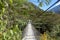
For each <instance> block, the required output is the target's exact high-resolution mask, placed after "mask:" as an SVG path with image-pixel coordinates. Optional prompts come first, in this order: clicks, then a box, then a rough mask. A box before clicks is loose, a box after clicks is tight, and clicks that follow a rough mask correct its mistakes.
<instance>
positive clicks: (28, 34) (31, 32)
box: [22, 22, 37, 40]
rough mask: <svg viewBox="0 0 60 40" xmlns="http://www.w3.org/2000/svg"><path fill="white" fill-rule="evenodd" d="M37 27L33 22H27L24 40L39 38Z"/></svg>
mask: <svg viewBox="0 0 60 40" xmlns="http://www.w3.org/2000/svg"><path fill="white" fill-rule="evenodd" d="M36 33H37V31H35V29H34V28H33V27H32V24H31V22H29V23H28V24H27V27H26V28H25V30H24V33H23V38H22V40H37V38H36Z"/></svg>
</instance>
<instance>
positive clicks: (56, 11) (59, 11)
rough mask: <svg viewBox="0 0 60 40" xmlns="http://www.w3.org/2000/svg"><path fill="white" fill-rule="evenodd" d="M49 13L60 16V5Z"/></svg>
mask: <svg viewBox="0 0 60 40" xmlns="http://www.w3.org/2000/svg"><path fill="white" fill-rule="evenodd" d="M49 11H52V12H55V13H58V14H60V5H57V6H56V7H54V8H52V9H50V10H49Z"/></svg>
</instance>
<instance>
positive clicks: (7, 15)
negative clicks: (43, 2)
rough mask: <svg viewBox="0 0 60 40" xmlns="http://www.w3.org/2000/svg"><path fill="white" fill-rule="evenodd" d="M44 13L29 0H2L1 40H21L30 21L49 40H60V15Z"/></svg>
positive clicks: (0, 4)
mask: <svg viewBox="0 0 60 40" xmlns="http://www.w3.org/2000/svg"><path fill="white" fill-rule="evenodd" d="M43 12H44V11H43V10H41V9H40V8H38V7H36V6H35V5H33V4H32V3H30V2H27V0H25V1H24V0H0V40H21V37H22V31H23V29H24V28H25V26H26V24H27V22H28V20H29V19H30V20H32V24H33V25H34V27H35V28H36V29H38V31H40V32H41V30H39V29H40V28H42V29H43V30H42V31H43V33H44V32H46V34H47V36H48V40H60V14H55V13H54V12H45V13H43ZM40 38H41V37H40Z"/></svg>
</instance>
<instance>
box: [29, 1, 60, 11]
mask: <svg viewBox="0 0 60 40" xmlns="http://www.w3.org/2000/svg"><path fill="white" fill-rule="evenodd" d="M56 1H57V0H52V1H51V2H50V4H49V5H43V6H42V7H40V8H41V9H43V10H46V9H47V8H49V7H50V6H51V5H52V4H54V3H55V2H56ZM29 2H32V3H33V4H34V5H36V6H38V5H39V3H38V2H37V0H29ZM59 4H60V2H58V3H57V4H56V5H54V6H53V7H55V6H57V5H59ZM53 7H52V8H53ZM52 8H51V9H52Z"/></svg>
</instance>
